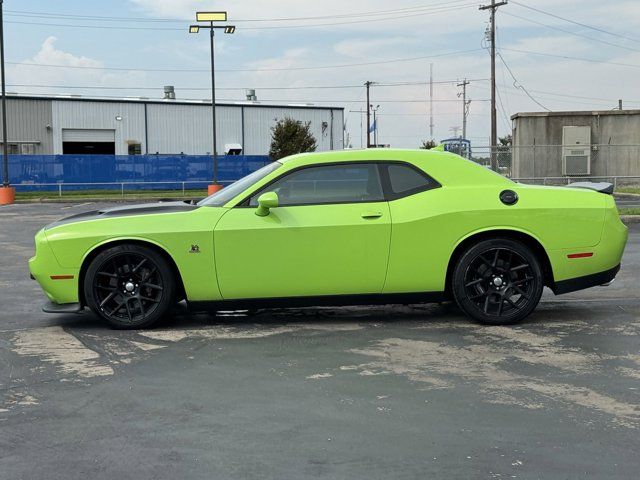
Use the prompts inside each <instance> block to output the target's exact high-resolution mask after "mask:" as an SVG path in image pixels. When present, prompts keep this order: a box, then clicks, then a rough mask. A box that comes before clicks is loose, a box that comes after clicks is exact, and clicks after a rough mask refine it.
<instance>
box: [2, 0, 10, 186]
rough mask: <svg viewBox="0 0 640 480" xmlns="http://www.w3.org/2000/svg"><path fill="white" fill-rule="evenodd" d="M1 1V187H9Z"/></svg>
mask: <svg viewBox="0 0 640 480" xmlns="http://www.w3.org/2000/svg"><path fill="white" fill-rule="evenodd" d="M3 3H4V2H3V0H0V67H1V68H2V75H1V76H2V79H1V80H0V81H1V82H2V186H3V187H4V188H6V187H8V186H9V156H8V148H7V147H8V145H7V92H6V85H5V77H4V70H5V69H4V18H3V11H2V10H3V7H4V5H3Z"/></svg>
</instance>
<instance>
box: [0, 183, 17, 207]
mask: <svg viewBox="0 0 640 480" xmlns="http://www.w3.org/2000/svg"><path fill="white" fill-rule="evenodd" d="M15 200H16V189H15V188H13V187H0V205H11V204H12V203H13V202H15Z"/></svg>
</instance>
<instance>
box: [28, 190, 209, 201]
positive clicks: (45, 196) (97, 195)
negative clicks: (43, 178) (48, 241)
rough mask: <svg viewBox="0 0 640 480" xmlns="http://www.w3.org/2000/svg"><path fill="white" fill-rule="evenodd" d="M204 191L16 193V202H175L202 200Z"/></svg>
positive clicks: (205, 194)
mask: <svg viewBox="0 0 640 480" xmlns="http://www.w3.org/2000/svg"><path fill="white" fill-rule="evenodd" d="M206 196H207V191H206V190H185V192H184V194H183V193H182V190H129V191H127V190H125V191H124V195H123V193H122V192H121V191H119V190H67V191H65V190H63V191H62V196H60V195H59V193H58V192H57V191H51V192H42V191H39V192H16V200H60V201H64V200H69V201H76V200H116V201H117V200H144V199H155V198H175V199H176V200H182V199H191V198H204V197H206Z"/></svg>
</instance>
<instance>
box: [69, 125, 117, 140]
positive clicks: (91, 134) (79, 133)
mask: <svg viewBox="0 0 640 480" xmlns="http://www.w3.org/2000/svg"><path fill="white" fill-rule="evenodd" d="M62 141H63V142H83V143H95V142H115V141H116V131H115V130H106V129H105V130H98V129H88V128H78V129H75V128H73V129H72V128H63V129H62Z"/></svg>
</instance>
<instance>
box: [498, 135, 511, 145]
mask: <svg viewBox="0 0 640 480" xmlns="http://www.w3.org/2000/svg"><path fill="white" fill-rule="evenodd" d="M498 143H499V144H500V145H502V146H504V147H510V146H511V143H512V138H511V134H509V135H505V136H504V137H498Z"/></svg>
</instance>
